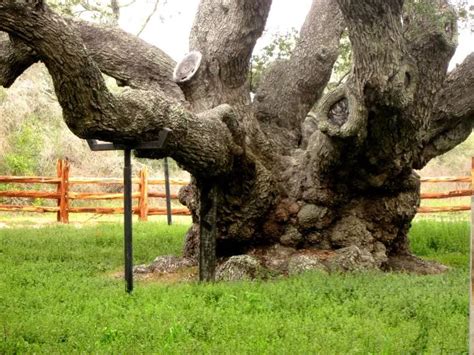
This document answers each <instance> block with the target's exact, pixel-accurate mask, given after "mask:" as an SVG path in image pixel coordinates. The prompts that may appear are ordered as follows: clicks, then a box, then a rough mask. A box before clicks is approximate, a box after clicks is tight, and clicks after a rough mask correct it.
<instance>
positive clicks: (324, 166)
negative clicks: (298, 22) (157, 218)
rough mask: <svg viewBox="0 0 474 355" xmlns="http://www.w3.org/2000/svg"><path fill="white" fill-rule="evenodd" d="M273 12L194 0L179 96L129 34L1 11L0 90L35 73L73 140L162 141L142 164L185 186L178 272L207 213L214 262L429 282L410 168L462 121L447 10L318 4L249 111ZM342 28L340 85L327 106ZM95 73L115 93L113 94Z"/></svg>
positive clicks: (35, 4)
mask: <svg viewBox="0 0 474 355" xmlns="http://www.w3.org/2000/svg"><path fill="white" fill-rule="evenodd" d="M270 7H271V0H233V1H229V0H201V3H200V5H199V8H198V12H197V14H196V17H195V20H194V25H193V27H192V31H191V35H190V43H189V45H190V49H191V50H196V51H199V52H200V53H201V54H202V62H201V64H200V67H199V70H198V71H197V73H196V75H195V76H194V77H193V78H192V79H191V80H189V81H187V82H184V83H180V84H179V85H178V84H177V83H176V82H174V81H173V79H172V73H173V68H174V67H175V65H176V63H175V62H174V61H173V60H172V59H171V58H170V57H169V56H168V55H167V54H166V53H164V52H163V51H161V50H160V49H158V48H156V47H154V46H152V45H150V44H148V43H146V42H144V41H142V40H140V39H138V38H137V37H135V36H133V35H130V34H127V33H125V32H124V31H122V30H120V29H118V28H113V27H105V26H99V25H96V24H92V23H87V22H84V21H80V20H75V19H72V18H67V17H63V16H60V15H58V14H56V13H55V12H53V11H52V10H50V9H49V8H48V6H47V4H45V3H43V1H41V0H36V1H20V0H17V1H15V0H11V1H0V31H3V32H5V33H6V34H8V35H4V36H3V37H1V41H0V84H1V85H2V86H4V87H9V86H10V85H11V84H12V83H13V82H14V81H15V79H16V78H17V77H18V76H20V75H21V73H22V72H23V71H24V70H26V69H27V68H28V67H29V66H31V65H32V64H33V63H35V62H38V61H41V62H43V63H44V64H45V65H46V67H47V69H48V71H49V73H50V75H51V77H52V79H53V82H54V87H55V91H56V95H57V97H58V100H59V103H60V105H61V107H62V110H63V116H64V120H65V121H66V123H67V125H68V126H69V128H70V129H71V131H72V132H74V133H75V134H76V135H77V136H79V137H81V138H97V139H102V140H107V141H114V142H119V143H134V142H137V141H151V140H154V139H156V136H157V133H158V132H159V131H160V130H161V129H163V128H164V127H168V128H170V129H171V130H172V132H171V134H170V136H169V139H168V144H167V146H166V147H165V148H164V149H161V150H156V151H142V152H140V151H139V152H138V155H139V156H142V157H148V158H155V159H159V158H163V157H165V156H170V157H172V158H173V159H175V160H176V161H177V162H178V163H179V164H180V165H181V166H182V167H183V168H184V169H186V170H188V171H189V172H190V173H191V174H192V176H193V183H192V184H191V185H190V186H188V187H186V188H185V189H183V190H182V191H181V193H180V197H181V201H182V202H183V203H184V204H186V205H187V206H188V207H189V208H190V209H191V211H192V212H193V222H194V224H193V226H192V227H191V228H190V230H189V232H188V234H187V236H186V246H185V250H184V254H185V257H187V258H189V259H194V260H195V259H196V256H197V250H198V244H199V219H200V211H201V210H204V209H200V201H208V202H209V201H211V202H213V201H214V202H216V203H217V210H216V223H217V236H216V243H217V255H218V257H222V258H223V259H222V260H225V257H229V256H231V255H237V254H252V255H254V256H255V258H256V260H258V261H259V262H260V263H262V264H265V266H267V267H269V268H275V269H278V270H279V271H283V272H285V271H286V270H287V269H288V262H289V261H288V260H290V259H291V258H293V259H294V257H295V255H296V256H299V257H308V258H309V257H311V258H313V259H312V260H313V261H312V262H313V264H311V263H310V264H311V265H314V263H315V260H316V261H317V260H319V261H321V263H322V265H323V266H324V267H328V266H330V265H336V266H337V267H339V268H342V269H344V268H350V266H348V264H347V263H348V262H349V263H352V264H351V265H352V266H354V265H357V264H360V265H361V266H364V265H370V266H371V267H376V268H382V269H391V268H392V269H408V270H418V271H427V270H429V269H433V266H432V265H429V264H427V263H425V262H422V261H420V260H418V259H416V258H415V257H413V256H412V255H411V254H410V251H409V243H408V239H407V232H408V229H409V227H410V223H411V221H412V219H413V218H414V216H415V213H416V210H417V206H418V205H419V195H420V194H419V190H420V183H419V177H418V175H417V174H416V173H415V172H414V169H420V168H422V167H423V166H425V165H426V164H427V163H428V162H429V161H430V160H431V159H432V158H434V157H436V156H438V155H440V154H443V153H444V152H446V151H448V150H450V149H451V148H453V147H454V146H456V145H457V144H459V143H461V142H462V141H463V140H464V139H466V138H467V137H468V135H469V134H470V133H471V130H472V127H473V122H474V55H473V54H471V55H470V56H468V57H467V58H466V59H465V61H464V62H463V63H462V64H461V65H459V66H458V67H457V68H456V69H454V70H453V71H452V72H450V73H448V72H447V68H448V63H449V61H450V58H451V56H452V55H453V53H454V50H455V48H456V17H455V13H454V12H453V9H452V8H451V7H450V6H449V4H448V3H447V2H446V1H444V0H435V1H423V0H418V1H414V0H407V1H403V0H393V1H392V0H391V1H386V0H364V1H360V0H359V1H356V0H337V1H336V0H314V1H313V4H312V6H311V9H310V10H309V13H308V15H307V17H306V20H305V22H304V25H303V27H302V28H301V31H300V36H299V39H298V41H297V44H296V47H295V49H294V51H293V53H292V55H291V57H290V58H289V59H286V60H280V61H276V62H275V63H273V64H272V65H271V67H270V68H269V69H268V70H267V71H266V72H265V73H264V74H263V76H262V78H261V81H260V84H259V87H258V90H257V92H256V94H255V98H254V100H251V97H250V91H249V87H250V86H249V80H248V72H249V61H250V58H251V54H252V51H253V48H254V46H255V43H256V41H257V39H258V38H259V37H260V36H261V35H262V32H263V29H264V27H265V22H266V19H267V15H268V13H269V10H270ZM345 29H347V31H348V33H349V38H350V41H351V45H352V53H353V65H352V70H351V72H350V75H349V77H348V79H347V81H346V82H345V83H343V84H341V85H340V86H339V87H338V88H336V89H335V90H333V91H330V92H327V93H324V89H325V87H326V85H327V83H328V81H329V77H330V75H331V71H332V68H333V65H334V63H335V61H336V59H337V57H338V48H339V43H340V37H341V34H342V32H343V31H344V30H345ZM163 35H172V34H163ZM102 73H104V74H107V75H109V76H111V77H113V78H115V79H116V80H117V82H118V83H119V85H121V86H124V87H126V90H124V91H123V92H122V93H120V94H113V93H111V92H110V91H109V90H108V89H107V87H106V85H105V83H104V79H103V76H102ZM315 105H316V106H315ZM313 107H315V112H316V113H315V114H314V115H308V113H309V112H310V110H311V109H312V108H313ZM207 194H210V195H209V196H210V197H209V196H207ZM201 195H203V196H201ZM204 195H206V196H204ZM200 196H201V197H202V199H200ZM341 255H344V256H345V258H341ZM275 260H279V261H278V262H275ZM348 260H349V261H348ZM290 262H291V260H290ZM435 269H436V268H435Z"/></svg>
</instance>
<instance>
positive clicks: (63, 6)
mask: <svg viewBox="0 0 474 355" xmlns="http://www.w3.org/2000/svg"><path fill="white" fill-rule="evenodd" d="M111 4H112V2H111V1H110V0H50V1H48V5H49V6H50V7H51V8H52V9H53V10H55V11H57V12H59V13H62V14H65V15H69V16H75V17H79V16H81V17H83V18H87V19H89V20H92V21H94V22H99V23H111V22H113V21H114V20H115V15H114V13H113V10H112V5H111Z"/></svg>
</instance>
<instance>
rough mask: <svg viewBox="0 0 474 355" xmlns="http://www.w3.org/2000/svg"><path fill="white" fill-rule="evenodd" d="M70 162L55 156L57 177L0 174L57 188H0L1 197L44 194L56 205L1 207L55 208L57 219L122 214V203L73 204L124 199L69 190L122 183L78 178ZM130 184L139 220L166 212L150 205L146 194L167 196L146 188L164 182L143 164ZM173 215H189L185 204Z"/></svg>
mask: <svg viewBox="0 0 474 355" xmlns="http://www.w3.org/2000/svg"><path fill="white" fill-rule="evenodd" d="M69 169H70V167H69V163H68V162H67V161H65V160H58V163H57V177H41V176H0V183H13V184H17V183H23V184H55V185H56V186H57V188H56V191H55V192H54V191H30V190H28V191H22V190H12V191H0V197H25V198H44V199H53V200H57V207H48V206H23V205H2V204H0V211H23V212H56V214H57V221H58V222H62V223H69V213H97V214H121V213H123V207H95V206H90V207H89V206H87V207H72V206H71V205H70V201H72V200H123V193H106V192H74V191H70V188H71V186H73V185H85V184H95V185H119V186H120V185H123V180H122V179H118V178H81V177H69ZM132 183H133V184H138V191H137V192H134V193H133V194H132V198H133V199H138V203H137V205H136V206H134V207H133V212H134V213H135V214H137V215H138V217H139V220H141V221H146V220H147V219H148V216H153V215H166V213H167V211H166V208H158V207H154V206H150V205H149V200H148V199H149V198H166V194H165V193H161V192H154V191H149V186H150V185H164V183H165V180H164V179H150V178H149V177H148V171H147V169H146V168H144V169H142V170H140V173H139V176H138V177H137V178H134V179H132ZM170 184H172V185H181V186H182V185H187V184H188V182H187V181H183V180H173V179H170ZM170 198H171V199H177V198H178V196H177V195H176V194H171V195H170ZM171 213H172V214H173V215H189V214H190V212H189V210H188V209H187V208H175V209H172V210H171Z"/></svg>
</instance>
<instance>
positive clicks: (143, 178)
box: [138, 167, 148, 221]
mask: <svg viewBox="0 0 474 355" xmlns="http://www.w3.org/2000/svg"><path fill="white" fill-rule="evenodd" d="M138 210H139V217H138V218H139V220H140V221H148V169H147V168H146V167H144V168H142V169H141V170H140V199H139V200H138Z"/></svg>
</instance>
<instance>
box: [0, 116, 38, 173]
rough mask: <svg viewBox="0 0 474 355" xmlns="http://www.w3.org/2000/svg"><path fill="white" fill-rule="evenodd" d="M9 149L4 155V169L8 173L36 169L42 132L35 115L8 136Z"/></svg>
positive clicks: (29, 171) (31, 171) (30, 171)
mask: <svg viewBox="0 0 474 355" xmlns="http://www.w3.org/2000/svg"><path fill="white" fill-rule="evenodd" d="M8 141H9V143H10V145H9V146H10V150H9V151H8V152H7V153H6V154H5V155H4V159H3V164H4V169H3V170H4V171H5V172H6V173H7V174H9V175H29V174H34V173H35V172H36V171H37V170H38V164H40V159H39V155H40V152H41V148H42V145H43V133H42V132H41V125H40V124H39V122H38V119H37V117H35V116H32V117H30V118H29V119H27V120H26V121H24V122H23V124H22V125H21V126H20V128H19V130H18V131H16V132H13V133H12V134H11V135H10V136H9V137H8Z"/></svg>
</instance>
